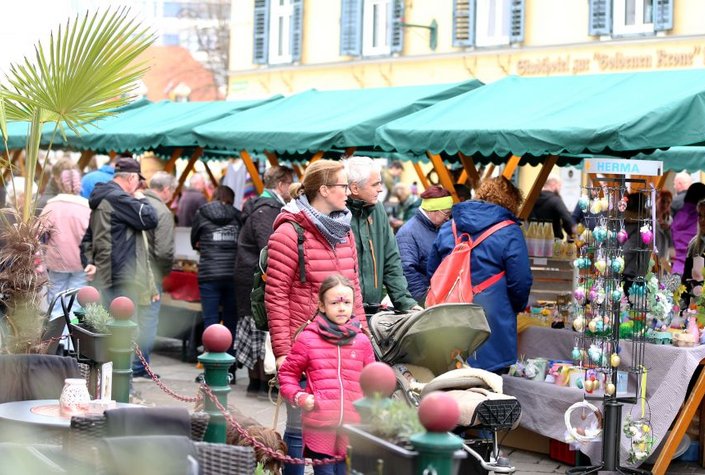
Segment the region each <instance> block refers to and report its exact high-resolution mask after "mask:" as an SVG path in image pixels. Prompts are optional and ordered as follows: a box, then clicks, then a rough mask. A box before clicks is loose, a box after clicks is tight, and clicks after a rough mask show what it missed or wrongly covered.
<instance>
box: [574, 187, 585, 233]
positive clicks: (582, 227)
mask: <svg viewBox="0 0 705 475" xmlns="http://www.w3.org/2000/svg"><path fill="white" fill-rule="evenodd" d="M585 199H586V200H587V197H585ZM586 209H587V206H585V209H584V210H583V211H585V210H586ZM576 231H577V232H578V236H580V235H581V234H583V233H584V232H585V225H584V224H583V223H578V226H577V227H576Z"/></svg>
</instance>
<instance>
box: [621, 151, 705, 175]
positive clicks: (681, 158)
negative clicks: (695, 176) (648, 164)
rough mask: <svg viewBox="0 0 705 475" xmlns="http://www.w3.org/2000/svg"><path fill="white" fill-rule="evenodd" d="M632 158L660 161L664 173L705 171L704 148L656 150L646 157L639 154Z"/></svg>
mask: <svg viewBox="0 0 705 475" xmlns="http://www.w3.org/2000/svg"><path fill="white" fill-rule="evenodd" d="M634 158H637V159H640V160H660V161H662V162H663V170H664V171H672V172H680V171H683V170H686V171H688V172H690V173H695V172H699V171H705V147H696V146H691V147H671V148H669V149H668V150H656V151H655V152H654V153H652V154H649V155H646V154H639V155H637V156H635V157H634Z"/></svg>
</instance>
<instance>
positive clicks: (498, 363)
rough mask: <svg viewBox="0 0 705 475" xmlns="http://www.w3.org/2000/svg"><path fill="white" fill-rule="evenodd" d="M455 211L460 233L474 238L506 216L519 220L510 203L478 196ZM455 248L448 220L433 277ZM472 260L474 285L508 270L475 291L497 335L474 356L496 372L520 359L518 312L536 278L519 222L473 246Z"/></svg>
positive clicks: (475, 363)
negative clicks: (510, 208)
mask: <svg viewBox="0 0 705 475" xmlns="http://www.w3.org/2000/svg"><path fill="white" fill-rule="evenodd" d="M452 215H453V219H454V220H455V223H456V227H457V229H458V232H459V233H463V232H465V233H468V234H470V235H471V236H472V237H473V238H477V237H479V235H480V234H481V232H482V231H484V230H485V229H487V228H489V227H490V226H492V225H494V224H496V223H499V222H500V221H504V220H506V219H511V220H513V221H518V220H517V217H516V216H514V215H513V214H512V213H511V212H510V211H509V210H507V209H506V208H504V207H502V206H498V205H495V204H492V203H487V202H485V201H477V200H473V201H465V202H463V203H459V204H456V205H455V206H453V209H452ZM453 247H455V241H454V239H453V230H452V228H451V224H450V222H448V223H445V224H444V225H443V226H442V227H441V229H440V231H439V232H438V237H437V238H436V241H435V242H434V243H433V247H432V249H431V252H430V254H429V257H428V275H429V276H430V275H433V272H435V270H436V269H437V268H438V266H439V264H440V263H441V260H442V259H443V258H444V257H445V256H447V255H448V254H450V252H451V251H452V250H453ZM471 259H472V283H473V285H477V284H480V283H481V282H483V281H484V280H486V279H488V278H490V277H492V276H493V275H495V274H497V273H499V272H501V271H503V270H504V271H506V275H505V276H504V277H503V278H502V279H500V280H499V281H498V282H497V283H496V284H494V285H493V286H491V287H490V288H488V289H487V290H485V291H484V292H482V293H480V294H478V295H476V296H475V303H477V304H478V305H481V306H482V307H483V308H484V310H485V314H486V315H487V320H488V321H489V324H490V328H491V330H492V334H491V335H490V338H489V340H488V341H487V342H486V343H485V344H484V345H483V346H481V347H480V348H479V349H478V350H477V353H476V355H475V358H473V357H472V355H471V357H470V358H468V363H469V364H470V365H471V366H472V367H474V368H482V369H486V370H489V371H495V370H498V369H502V368H506V367H507V366H509V365H511V364H512V363H514V362H516V360H517V313H518V312H520V311H522V310H523V309H524V308H525V307H526V303H527V301H528V299H529V291H530V290H531V284H532V280H533V279H532V277H531V268H530V267H529V253H528V250H527V248H526V241H525V240H524V236H523V234H522V232H521V229H520V228H519V226H518V224H517V225H516V226H514V225H512V226H507V227H506V228H502V229H500V230H499V231H497V232H495V233H494V234H493V235H491V236H490V237H488V238H487V239H486V240H485V241H483V242H482V243H481V244H480V245H478V247H476V248H475V249H473V251H472V257H471Z"/></svg>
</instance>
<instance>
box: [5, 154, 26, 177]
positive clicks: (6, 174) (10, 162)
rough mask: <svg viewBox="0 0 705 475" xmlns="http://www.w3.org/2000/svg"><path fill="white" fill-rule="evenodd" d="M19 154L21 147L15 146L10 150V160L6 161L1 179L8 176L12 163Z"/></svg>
mask: <svg viewBox="0 0 705 475" xmlns="http://www.w3.org/2000/svg"><path fill="white" fill-rule="evenodd" d="M20 155H22V149H21V148H16V149H15V150H13V151H12V157H10V161H9V162H8V163H7V168H6V169H5V171H4V172H3V174H2V177H3V180H7V179H8V178H9V177H10V174H11V173H12V165H14V164H15V162H17V160H18V159H19V158H20Z"/></svg>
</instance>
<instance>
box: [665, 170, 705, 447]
mask: <svg viewBox="0 0 705 475" xmlns="http://www.w3.org/2000/svg"><path fill="white" fill-rule="evenodd" d="M670 174H671V170H667V171H666V172H664V174H663V175H661V176H660V177H659V179H658V181H657V182H656V189H657V190H661V189H663V187H664V186H665V185H666V180H668V176H669V175H670ZM703 435H705V434H703ZM703 454H705V450H704V451H703Z"/></svg>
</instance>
